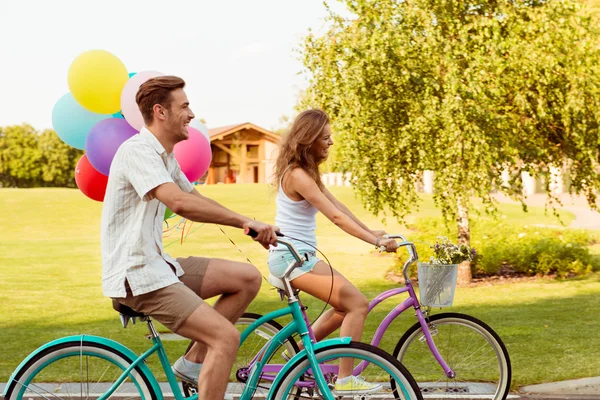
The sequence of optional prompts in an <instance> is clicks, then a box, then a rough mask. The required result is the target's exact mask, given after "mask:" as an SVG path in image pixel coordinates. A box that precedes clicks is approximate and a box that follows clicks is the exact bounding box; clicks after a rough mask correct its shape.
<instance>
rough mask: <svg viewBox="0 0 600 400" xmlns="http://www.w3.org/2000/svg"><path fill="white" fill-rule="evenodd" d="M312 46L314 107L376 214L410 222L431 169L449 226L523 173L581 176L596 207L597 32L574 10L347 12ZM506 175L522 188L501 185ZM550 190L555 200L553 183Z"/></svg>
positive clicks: (440, 7)
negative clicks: (324, 115) (419, 185)
mask: <svg viewBox="0 0 600 400" xmlns="http://www.w3.org/2000/svg"><path fill="white" fill-rule="evenodd" d="M345 4H346V5H347V8H348V10H349V11H350V16H342V15H339V14H335V13H333V12H330V17H329V19H328V23H329V28H328V31H327V32H326V33H325V34H324V35H322V36H318V35H314V34H311V35H309V36H308V37H307V39H306V40H305V42H304V43H303V50H302V55H303V61H304V65H305V67H306V70H307V73H308V74H309V77H310V88H309V96H307V98H308V99H310V100H311V102H310V103H307V104H306V105H311V106H317V107H321V108H323V109H325V110H326V111H327V112H329V113H330V115H331V117H332V121H333V126H332V127H333V128H334V130H335V131H337V132H338V134H339V136H340V139H341V140H338V145H339V146H340V147H341V148H340V150H339V154H340V161H341V168H342V169H343V170H344V171H348V172H351V173H352V176H353V184H354V187H355V188H356V189H357V190H358V192H359V194H360V195H361V197H362V198H363V199H364V202H365V204H366V206H367V208H368V209H369V210H371V211H373V212H375V213H379V212H381V211H383V210H384V209H385V208H386V207H389V209H390V210H391V212H392V213H393V215H394V216H396V217H398V218H400V219H402V218H404V217H405V216H406V215H407V214H408V213H409V212H410V211H411V209H412V208H413V207H414V206H415V205H416V204H418V201H419V199H418V196H417V192H416V189H415V184H414V182H415V180H417V179H418V178H419V176H420V174H421V173H422V171H423V170H433V171H434V172H435V184H434V189H435V193H434V199H435V201H436V203H437V204H438V206H439V207H440V208H441V209H442V211H443V213H444V215H445V216H446V218H447V219H452V218H455V217H456V216H457V213H458V210H459V208H460V207H459V206H461V205H462V207H464V208H465V210H468V208H469V205H470V204H471V201H472V198H474V197H475V198H479V199H481V200H483V202H484V204H486V206H487V208H488V210H490V211H492V210H495V205H494V202H493V199H492V197H491V195H490V193H492V192H493V191H494V190H495V189H498V190H500V191H502V192H504V193H506V194H508V195H510V196H512V197H513V198H516V199H520V200H523V196H522V185H521V173H522V172H524V171H527V172H530V173H532V174H534V175H538V174H542V173H544V172H546V171H547V170H548V168H550V167H551V166H555V167H559V168H560V167H562V166H563V164H564V163H568V164H569V168H570V175H571V179H572V184H571V186H570V190H571V191H573V192H575V193H581V194H584V195H586V196H587V198H588V200H589V201H590V204H592V205H595V199H596V195H595V191H596V190H597V189H598V188H600V175H598V174H597V172H598V145H599V143H598V122H599V121H600V107H599V106H600V104H599V101H600V97H599V96H598V94H599V88H600V85H599V83H600V81H599V79H598V72H599V71H598V63H597V60H598V56H599V47H598V43H599V40H598V38H599V34H598V31H597V30H596V26H595V25H594V20H593V19H592V18H591V17H590V16H589V15H588V14H587V12H586V10H585V9H584V8H582V6H581V5H580V4H578V3H576V2H573V1H567V0H553V1H523V0H513V1H508V0H481V1H464V2H463V1H454V0H410V1H394V0H378V1H371V0H355V1H351V0H347V1H345ZM503 171H508V172H509V174H510V184H509V185H504V183H503V177H502V173H503ZM546 190H549V188H548V185H546Z"/></svg>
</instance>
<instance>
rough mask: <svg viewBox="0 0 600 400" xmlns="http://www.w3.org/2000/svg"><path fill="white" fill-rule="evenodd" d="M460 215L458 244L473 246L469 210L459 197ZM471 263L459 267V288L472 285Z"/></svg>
mask: <svg viewBox="0 0 600 400" xmlns="http://www.w3.org/2000/svg"><path fill="white" fill-rule="evenodd" d="M457 206H458V213H457V216H456V222H457V225H458V243H459V244H462V243H464V244H466V245H467V246H471V229H470V228H469V209H468V206H467V204H466V201H465V200H464V199H463V198H462V197H459V198H458V201H457ZM471 278H472V276H471V262H470V261H465V262H463V263H461V264H459V266H458V278H457V285H458V286H466V285H468V284H469V283H471Z"/></svg>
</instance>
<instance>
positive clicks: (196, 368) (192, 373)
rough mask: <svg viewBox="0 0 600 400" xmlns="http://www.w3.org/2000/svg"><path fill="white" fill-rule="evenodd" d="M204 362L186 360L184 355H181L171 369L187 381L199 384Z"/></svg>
mask: <svg viewBox="0 0 600 400" xmlns="http://www.w3.org/2000/svg"><path fill="white" fill-rule="evenodd" d="M200 368H202V364H196V363H193V362H190V361H188V360H186V359H185V358H184V357H183V356H181V357H179V359H177V361H175V364H173V366H171V370H172V371H173V373H174V374H175V376H176V377H178V378H179V379H181V380H182V381H186V382H187V383H191V384H194V385H196V386H198V375H200Z"/></svg>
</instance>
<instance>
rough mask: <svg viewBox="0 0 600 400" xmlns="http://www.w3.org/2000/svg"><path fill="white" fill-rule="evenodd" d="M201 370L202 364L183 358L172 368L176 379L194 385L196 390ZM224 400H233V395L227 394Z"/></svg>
mask: <svg viewBox="0 0 600 400" xmlns="http://www.w3.org/2000/svg"><path fill="white" fill-rule="evenodd" d="M201 368H202V364H196V363H193V362H190V361H188V360H186V359H185V358H184V357H183V356H182V357H179V359H178V360H177V361H175V364H173V365H172V366H171V370H172V371H173V373H174V374H175V376H176V377H178V378H179V379H181V380H182V381H186V382H187V383H190V384H192V385H194V386H195V387H196V388H197V387H198V375H200V369H201ZM223 400H233V395H232V394H230V393H225V395H224V396H223Z"/></svg>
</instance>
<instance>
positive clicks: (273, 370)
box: [242, 235, 455, 385]
mask: <svg viewBox="0 0 600 400" xmlns="http://www.w3.org/2000/svg"><path fill="white" fill-rule="evenodd" d="M389 238H399V239H402V242H401V243H399V247H405V246H406V247H408V251H409V254H410V258H409V259H408V260H407V262H406V263H405V264H404V267H403V274H404V278H405V282H406V283H405V286H404V287H403V288H396V289H390V290H387V291H385V292H383V293H381V294H379V295H378V296H377V297H375V298H374V299H373V300H372V301H371V302H370V303H369V312H371V310H373V309H374V308H375V307H376V306H377V305H378V304H380V303H381V302H383V301H384V300H386V299H388V298H390V297H393V296H396V295H399V294H402V293H407V292H408V296H409V297H408V298H407V299H406V300H404V301H403V302H402V303H400V304H399V305H398V306H396V307H395V308H394V309H393V310H392V311H390V313H389V314H388V315H387V316H386V317H385V318H384V319H383V321H382V322H381V323H380V324H379V326H378V327H377V330H376V331H375V335H374V336H373V339H372V341H371V344H372V345H373V346H376V347H378V346H379V344H380V343H381V339H382V338H383V334H384V333H385V331H386V330H387V328H388V327H389V326H390V324H391V323H392V321H393V320H394V319H396V317H398V316H399V315H400V314H402V313H403V312H404V311H406V310H407V309H409V308H411V307H412V308H414V309H415V315H416V316H417V319H418V320H419V324H420V325H421V328H422V329H423V334H424V335H425V341H426V343H427V346H428V347H429V350H430V351H431V353H432V355H433V356H434V358H435V359H436V361H437V362H438V364H439V365H440V367H441V368H442V369H443V371H444V373H445V374H446V376H448V377H449V378H454V376H455V372H454V371H453V370H452V368H450V366H449V365H448V363H447V362H446V360H444V358H443V357H442V355H441V354H440V352H439V350H438V349H437V347H436V345H435V343H434V341H433V337H432V335H431V331H430V330H429V326H428V325H427V320H426V317H425V315H424V314H423V312H422V311H421V305H420V303H419V300H418V298H417V295H416V293H415V290H414V288H413V285H412V281H411V280H410V278H409V277H408V274H407V270H408V268H409V267H410V266H411V265H412V264H413V263H415V262H416V261H418V256H417V252H416V249H415V248H414V244H412V243H410V242H408V241H406V238H405V237H403V236H400V235H398V236H389ZM290 251H291V249H290ZM288 292H290V290H288ZM282 315H285V314H281V315H278V312H277V311H276V312H273V313H269V314H267V315H265V316H263V317H262V318H260V319H259V320H257V321H255V322H254V323H253V324H252V325H250V327H248V328H246V330H245V331H244V333H246V332H247V333H246V335H244V334H242V342H243V341H244V340H245V339H246V338H247V337H248V335H249V334H250V332H252V331H253V330H255V329H256V328H258V327H259V326H260V325H261V324H262V323H264V322H267V321H269V320H271V319H274V318H278V317H280V316H282ZM302 316H303V318H304V321H305V322H306V326H310V324H309V323H308V319H307V317H306V313H305V312H304V311H302ZM259 322H260V323H259ZM286 328H287V327H286ZM284 330H285V328H284ZM280 332H283V330H282V331H280ZM305 336H306V335H305ZM305 336H303V337H302V340H303V344H304V346H305V347H306V343H305V340H306V339H307V338H306V337H305ZM308 336H309V342H310V343H311V345H313V344H314V342H315V337H314V335H313V332H312V329H310V327H309V328H308ZM287 337H289V334H288V335H284V336H283V338H284V339H286V338H287ZM277 338H280V336H279V334H277V335H276V336H275V337H273V338H272V339H271V340H270V342H269V343H268V344H267V345H266V346H269V348H271V347H273V346H275V347H274V349H275V348H277V347H278V346H279V345H281V344H283V341H281V339H279V341H278V340H276V339H277ZM274 343H275V344H274ZM263 350H264V349H261V351H259V353H258V354H257V355H256V356H255V357H254V359H253V360H252V361H251V362H250V364H249V366H248V367H247V369H250V368H253V366H254V364H256V363H257V360H258V359H259V358H265V357H262V356H261V354H262V353H263ZM269 358H270V354H269V357H267V358H266V359H267V360H268V359H269ZM282 366H283V364H266V365H265V364H264V363H261V364H260V367H261V368H262V371H263V373H266V374H267V375H263V377H264V378H267V379H272V378H273V377H274V374H277V373H278V372H279V371H281V368H282ZM367 366H368V362H366V361H362V362H360V363H359V364H358V365H357V366H356V367H355V368H354V370H353V375H360V374H361V373H362V372H363V371H364V370H365V369H366V368H367ZM321 368H322V369H323V368H325V369H327V372H332V373H337V370H336V368H337V366H329V365H326V366H323V365H322V366H321ZM298 385H303V384H302V383H299V384H298Z"/></svg>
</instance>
